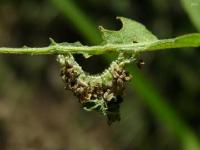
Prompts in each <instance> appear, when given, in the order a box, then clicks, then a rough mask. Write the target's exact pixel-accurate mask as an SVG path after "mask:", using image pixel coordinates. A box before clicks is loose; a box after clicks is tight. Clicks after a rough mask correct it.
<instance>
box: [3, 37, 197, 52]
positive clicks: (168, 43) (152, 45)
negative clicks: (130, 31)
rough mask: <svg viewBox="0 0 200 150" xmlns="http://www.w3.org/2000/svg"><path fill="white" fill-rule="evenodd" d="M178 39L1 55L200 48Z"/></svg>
mask: <svg viewBox="0 0 200 150" xmlns="http://www.w3.org/2000/svg"><path fill="white" fill-rule="evenodd" d="M177 39H178V38H175V39H166V40H157V41H153V42H146V43H132V44H106V45H98V46H74V45H70V44H69V45H68V44H57V43H53V44H52V45H50V46H48V47H41V48H29V47H23V48H7V47H2V48H0V54H30V55H43V54H52V55H54V54H66V53H72V54H75V53H76V54H78V53H79V54H80V53H86V54H90V55H99V54H105V53H111V52H113V53H120V52H125V53H140V52H146V51H157V50H163V49H169V48H183V47H199V46H200V42H197V43H192V44H182V43H178V42H177Z"/></svg>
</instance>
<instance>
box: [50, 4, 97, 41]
mask: <svg viewBox="0 0 200 150" xmlns="http://www.w3.org/2000/svg"><path fill="white" fill-rule="evenodd" d="M50 1H51V2H52V4H53V5H54V6H56V8H57V9H58V10H59V11H60V12H61V13H62V14H63V15H64V17H66V19H67V20H69V21H70V22H71V23H72V24H73V25H74V27H75V28H76V29H78V30H79V31H80V33H81V34H82V36H84V37H85V38H86V39H89V40H88V41H89V42H90V43H91V44H94V43H95V44H98V43H99V42H101V36H100V35H99V34H98V31H97V29H96V27H95V26H94V25H91V24H93V23H92V22H91V20H90V19H89V17H88V16H87V15H85V14H84V13H82V11H81V9H79V8H78V7H77V5H75V3H74V2H73V1H71V0H50Z"/></svg>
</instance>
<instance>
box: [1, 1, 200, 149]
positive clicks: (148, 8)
mask: <svg viewBox="0 0 200 150" xmlns="http://www.w3.org/2000/svg"><path fill="white" fill-rule="evenodd" d="M116 16H124V17H128V18H132V19H134V20H137V21H139V22H141V23H143V24H144V25H145V26H147V28H148V29H149V30H151V31H152V32H153V33H154V34H155V35H157V36H158V37H159V38H170V37H175V36H177V35H181V34H186V33H191V32H199V31H198V29H199V30H200V20H199V19H200V17H199V16H200V0H177V1H175V0H84V1H83V0H18V1H15V0H1V1H0V47H3V46H8V47H22V46H24V45H26V46H35V47H39V46H46V45H48V44H49V40H48V38H49V37H52V38H53V39H55V41H57V42H63V41H67V42H75V41H81V42H82V43H84V44H88V45H95V44H99V43H100V42H101V38H100V35H99V32H98V30H97V27H98V25H103V26H104V27H106V28H109V29H116V30H118V29H120V27H121V24H120V23H119V22H118V21H117V20H116V19H115V17H116ZM199 50H200V49H199V48H196V49H181V50H180V49H177V50H174V51H173V52H172V51H169V52H168V51H162V52H156V53H145V54H143V55H142V56H141V57H142V58H143V59H144V60H145V62H146V65H145V66H144V67H143V69H142V70H138V69H137V68H136V67H135V65H131V66H129V71H130V72H131V73H132V75H133V80H132V82H131V83H130V84H129V85H128V87H127V89H126V91H125V93H124V102H123V104H122V105H121V118H122V120H121V121H120V122H117V123H114V124H113V125H112V126H108V125H107V124H106V121H105V119H104V118H103V116H101V115H100V114H98V113H95V112H92V113H88V112H85V111H83V110H82V109H80V105H79V103H78V100H77V98H76V97H74V96H73V94H72V93H71V92H70V91H65V90H64V88H63V87H64V84H63V83H62V81H61V79H60V77H59V67H58V64H57V63H56V61H55V56H22V55H1V56H0V149H1V150H14V149H15V150H68V149H70V150H103V149H108V150H122V149H123V150H132V149H134V150H182V149H183V150H200V144H199V143H200V141H199V139H200V117H199V116H200V109H199V106H200V82H199V81H200V67H199V66H200V59H199V57H200V51H199ZM77 61H78V62H79V63H80V64H81V65H82V66H83V68H84V69H85V70H86V71H88V72H90V73H98V72H100V71H102V70H103V69H105V68H106V66H108V63H109V62H111V60H110V59H109V58H108V56H98V57H96V56H95V57H92V58H90V59H88V60H85V59H84V58H83V57H81V56H77Z"/></svg>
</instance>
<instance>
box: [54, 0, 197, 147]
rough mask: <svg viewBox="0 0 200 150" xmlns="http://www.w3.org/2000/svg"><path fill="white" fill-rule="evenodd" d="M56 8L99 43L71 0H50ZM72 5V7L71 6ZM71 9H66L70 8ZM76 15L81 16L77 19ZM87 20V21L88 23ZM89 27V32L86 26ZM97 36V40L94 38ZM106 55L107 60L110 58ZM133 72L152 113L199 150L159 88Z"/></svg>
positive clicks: (136, 72) (187, 145)
mask: <svg viewBox="0 0 200 150" xmlns="http://www.w3.org/2000/svg"><path fill="white" fill-rule="evenodd" d="M50 1H51V2H52V3H53V4H54V5H55V6H56V8H57V9H58V10H59V11H60V12H61V13H62V14H63V15H64V16H65V17H66V18H67V19H68V20H69V21H70V22H72V23H73V24H74V25H75V27H76V28H77V29H78V30H79V31H80V32H81V33H82V35H83V36H85V38H87V40H88V41H89V42H90V43H93V44H98V42H99V41H100V40H99V39H100V35H99V34H98V32H97V29H96V28H95V25H94V24H93V23H92V21H90V19H89V17H87V16H86V15H84V12H83V11H82V10H81V9H80V8H79V7H78V6H77V5H75V3H73V2H72V1H70V0H50ZM69 7H70V8H69ZM68 8H69V10H66V9H68ZM71 16H76V17H78V18H79V20H83V21H84V22H82V21H77V18H76V19H75V18H74V17H71ZM86 21H87V23H86ZM86 26H87V27H86ZM85 27H86V28H87V32H86V31H85V29H84V28H85ZM91 32H93V33H94V34H96V35H95V36H88V35H87V34H88V33H90V34H91ZM94 37H96V40H94V39H93V38H94ZM109 59H110V58H109V57H106V60H109ZM129 71H130V73H131V74H133V75H134V80H132V82H131V85H132V88H133V89H134V90H135V91H136V92H137V93H138V95H139V96H140V97H141V98H142V99H143V100H144V102H145V103H146V104H147V105H148V106H149V108H150V110H151V111H152V113H153V114H154V115H155V116H156V117H157V118H158V119H159V120H161V121H162V122H163V124H165V125H166V127H168V128H169V129H170V130H171V131H172V132H173V133H174V135H176V136H177V138H179V140H180V141H181V142H182V144H183V147H184V149H185V150H198V149H199V148H200V146H199V141H198V138H197V136H196V135H195V134H194V132H193V131H192V130H191V129H190V128H189V127H188V126H187V124H186V123H185V122H184V121H183V120H182V119H181V118H180V117H179V116H178V115H177V114H176V112H175V111H173V109H172V108H171V107H170V106H169V105H168V104H167V100H166V99H164V98H163V97H162V96H161V95H160V94H159V93H158V92H157V90H156V89H155V88H154V87H153V86H152V83H151V82H150V81H149V80H148V79H147V78H146V77H144V76H143V75H142V74H141V73H140V72H139V71H138V70H136V69H134V68H132V67H131V68H129Z"/></svg>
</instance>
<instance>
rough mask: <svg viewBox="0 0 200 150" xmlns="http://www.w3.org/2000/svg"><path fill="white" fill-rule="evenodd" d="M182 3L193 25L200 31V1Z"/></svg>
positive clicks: (189, 0) (185, 0)
mask: <svg viewBox="0 0 200 150" xmlns="http://www.w3.org/2000/svg"><path fill="white" fill-rule="evenodd" d="M181 2H182V5H183V8H184V9H185V11H186V12H187V13H188V15H189V17H190V19H191V21H192V23H193V24H194V25H195V27H196V28H197V29H198V31H200V16H199V15H200V0H181Z"/></svg>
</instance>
